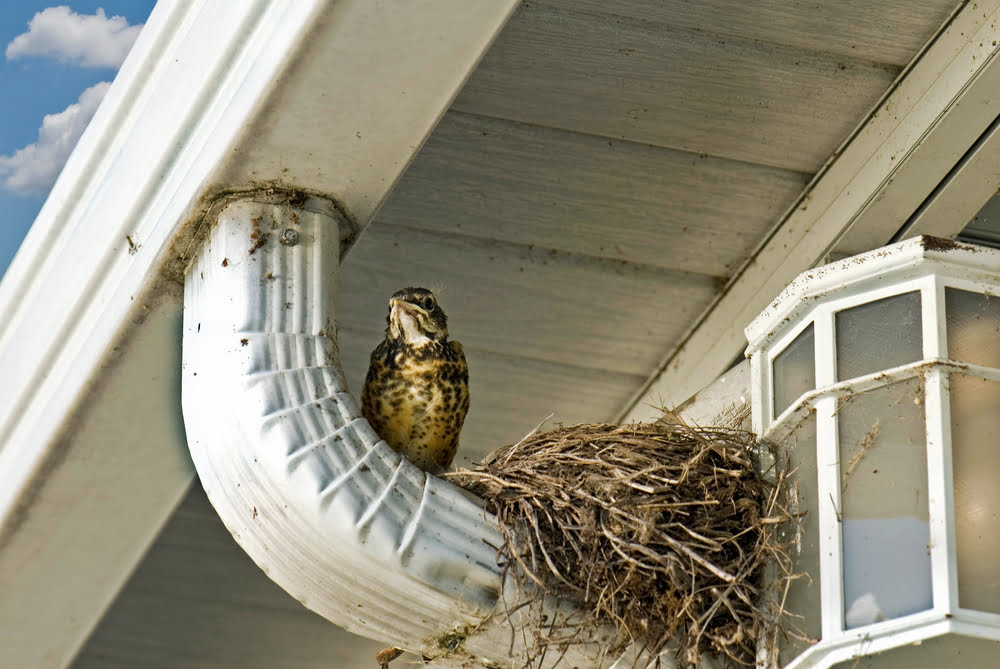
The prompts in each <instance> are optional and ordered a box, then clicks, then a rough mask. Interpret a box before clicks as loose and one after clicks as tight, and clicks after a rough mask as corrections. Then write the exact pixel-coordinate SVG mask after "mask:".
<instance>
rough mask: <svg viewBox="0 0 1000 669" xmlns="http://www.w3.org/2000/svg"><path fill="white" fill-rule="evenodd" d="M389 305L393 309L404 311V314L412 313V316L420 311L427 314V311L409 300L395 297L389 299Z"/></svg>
mask: <svg viewBox="0 0 1000 669" xmlns="http://www.w3.org/2000/svg"><path fill="white" fill-rule="evenodd" d="M389 307H390V308H391V309H392V310H393V311H396V310H399V311H401V312H403V313H404V314H410V315H411V316H415V315H417V314H418V313H420V314H424V315H426V314H427V312H426V311H425V310H424V309H422V308H420V307H418V306H417V305H415V304H410V303H409V302H407V301H405V300H400V299H395V298H394V299H391V300H389Z"/></svg>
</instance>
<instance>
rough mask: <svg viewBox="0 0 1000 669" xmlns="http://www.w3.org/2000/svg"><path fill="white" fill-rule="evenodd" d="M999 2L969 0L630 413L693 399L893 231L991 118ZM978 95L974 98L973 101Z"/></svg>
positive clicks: (999, 44)
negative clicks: (823, 280) (845, 260)
mask: <svg viewBox="0 0 1000 669" xmlns="http://www.w3.org/2000/svg"><path fill="white" fill-rule="evenodd" d="M998 19H1000V2H997V1H996V0H994V1H990V2H985V3H984V2H977V3H968V4H967V5H966V6H965V7H964V8H963V9H962V10H961V11H960V12H958V13H957V14H956V15H955V17H954V18H953V20H952V21H951V23H950V24H949V26H948V27H947V29H946V30H945V31H943V32H942V33H941V34H940V35H938V36H937V37H936V38H935V40H934V42H933V44H932V45H931V46H930V47H929V48H928V49H927V51H926V52H925V53H924V54H923V55H922V56H921V57H920V59H919V60H918V62H916V64H915V65H913V67H911V68H910V69H909V70H908V71H907V72H906V73H905V76H904V77H903V78H902V80H901V81H900V82H899V83H898V84H897V85H896V87H895V88H894V89H893V90H892V91H891V93H890V94H889V95H888V96H887V97H886V98H885V99H884V100H883V101H882V102H881V104H880V105H879V106H878V108H877V109H876V110H875V111H874V112H873V114H872V115H871V117H870V118H869V119H868V120H867V121H866V123H865V124H864V125H863V126H862V127H860V128H859V130H858V131H857V132H856V133H855V134H854V135H853V136H852V137H851V138H850V140H849V141H848V142H847V143H846V144H845V146H844V147H843V149H842V150H841V151H840V152H838V154H837V155H835V156H834V158H833V159H832V160H831V162H830V163H829V164H828V166H827V167H826V168H825V169H824V170H823V171H822V172H821V173H820V175H818V176H817V178H816V179H815V180H814V181H813V183H812V184H811V185H810V187H809V188H808V190H807V192H806V194H805V195H804V196H803V198H802V199H801V200H800V201H799V202H798V203H796V205H795V206H794V207H793V208H792V209H791V210H790V211H789V212H788V213H787V214H786V215H785V217H784V218H783V220H782V221H781V223H780V224H779V225H778V226H777V227H776V229H775V230H774V232H773V234H772V235H771V236H770V237H769V239H768V240H767V241H766V242H765V243H764V244H763V245H762V247H761V248H760V250H759V251H758V252H757V253H755V254H754V256H753V258H752V259H751V261H750V262H749V263H748V264H747V265H746V266H745V267H743V268H742V269H741V270H740V271H739V272H737V274H736V275H735V276H734V278H733V279H732V281H731V282H730V284H729V285H728V286H727V288H726V289H725V291H724V292H723V294H722V295H721V296H720V298H719V299H718V301H717V302H716V303H715V304H714V305H713V306H712V308H711V309H710V311H709V312H708V313H707V314H706V315H705V316H704V317H703V319H702V320H701V322H700V323H699V324H698V325H697V327H695V328H694V329H693V330H692V332H691V333H690V334H689V335H688V336H687V337H686V339H685V341H684V342H682V344H681V345H680V346H679V347H677V348H676V349H675V350H672V351H669V352H668V353H667V355H666V357H665V359H664V361H663V362H662V363H661V365H660V366H659V368H658V369H657V370H656V371H655V372H654V373H653V374H652V375H651V377H650V379H649V381H648V382H647V384H646V385H645V387H644V388H642V389H641V391H640V392H639V393H637V395H636V396H635V397H633V398H632V399H631V400H630V401H629V402H628V403H627V405H626V406H625V407H624V408H623V409H622V411H621V413H620V414H619V418H620V419H621V420H643V419H647V418H649V417H650V416H651V414H650V411H649V409H648V405H649V404H650V400H649V398H658V401H662V402H665V403H666V404H668V405H676V404H679V403H680V402H682V401H684V400H685V399H686V398H687V397H689V396H690V395H692V394H693V393H694V392H695V391H697V390H698V389H699V388H701V387H704V386H706V385H707V384H708V383H709V382H710V381H711V380H712V379H714V378H715V377H716V376H718V375H719V374H720V373H721V372H722V371H723V370H724V367H725V365H726V364H728V362H729V361H730V360H731V359H732V356H733V354H734V353H735V352H736V351H737V350H738V349H739V348H740V347H741V346H742V345H743V343H744V338H743V331H742V330H743V327H744V326H745V325H746V324H747V323H749V322H750V320H751V319H752V318H753V317H754V316H756V315H757V314H758V313H759V312H760V311H762V310H763V309H764V308H765V306H766V305H767V304H768V302H769V301H770V300H771V299H772V298H773V297H774V296H775V295H777V294H778V292H779V291H781V290H782V289H783V288H784V287H785V286H786V285H787V284H788V283H789V282H791V281H792V279H794V278H795V277H796V276H797V275H798V274H799V273H801V272H802V271H804V270H807V269H809V268H810V267H813V266H815V265H817V264H820V263H822V262H823V261H824V258H826V257H827V256H828V254H829V253H831V252H841V253H848V254H850V253H856V252H860V251H864V250H867V249H870V248H874V247H877V246H880V245H882V244H885V243H887V242H888V241H889V240H890V239H892V237H893V235H894V234H895V233H896V232H897V231H898V230H899V229H900V228H901V227H902V226H903V224H904V223H905V222H906V220H907V219H908V218H909V216H910V215H911V214H912V213H913V212H914V211H915V210H916V209H917V207H918V206H919V205H920V204H921V202H922V201H923V200H924V199H925V198H926V197H927V196H928V195H929V194H930V193H931V192H933V191H934V189H935V188H936V187H937V185H938V184H939V183H940V181H941V180H942V179H943V178H944V177H945V176H946V175H947V173H948V171H949V170H950V169H951V167H952V166H953V165H954V164H955V163H956V162H958V161H959V160H960V159H961V157H962V155H963V154H964V153H965V152H966V151H967V150H968V149H969V147H971V146H972V145H973V144H974V143H975V142H976V141H977V140H978V139H979V137H980V135H981V134H982V133H983V131H984V130H985V129H986V128H987V127H988V126H989V125H990V123H992V121H993V118H994V116H995V113H991V111H990V110H992V109H993V105H991V104H975V103H974V101H975V100H991V99H992V96H993V95H994V93H995V91H996V90H997V83H996V81H995V79H996V78H998V77H1000V58H998V54H1000V20H998ZM967 102H968V103H969V104H966V103H967Z"/></svg>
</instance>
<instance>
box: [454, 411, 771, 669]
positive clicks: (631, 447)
mask: <svg viewBox="0 0 1000 669" xmlns="http://www.w3.org/2000/svg"><path fill="white" fill-rule="evenodd" d="M756 446H757V443H756V440H755V437H754V435H752V434H751V433H748V432H744V431H740V430H733V429H724V428H710V429H703V428H694V427H689V426H687V425H684V424H681V423H679V422H678V421H676V420H675V419H674V418H673V417H672V416H670V415H669V414H666V415H665V416H664V418H663V419H661V420H660V421H658V422H656V423H652V424H636V425H625V426H619V425H609V424H596V425H576V426H572V427H561V428H559V429H556V430H552V431H549V432H542V433H532V434H530V435H528V436H527V437H525V439H523V440H522V441H521V442H519V443H517V444H514V445H512V446H507V447H504V448H502V449H500V450H499V451H497V452H496V453H494V454H493V456H491V458H490V459H489V461H488V462H486V463H484V464H482V465H481V466H480V467H478V468H477V469H475V470H460V471H458V472H455V473H453V474H451V475H449V476H450V478H452V479H453V480H455V481H456V482H457V483H458V484H459V485H462V486H463V487H465V488H467V489H469V490H471V491H472V492H474V493H476V494H477V495H479V496H481V497H483V498H484V499H485V500H486V502H487V508H488V509H489V510H490V511H491V512H493V513H495V514H496V516H497V519H498V521H499V523H500V528H501V530H502V532H503V535H504V539H505V543H504V545H503V546H502V547H500V549H499V553H500V560H501V564H503V565H504V566H505V568H507V569H508V570H509V573H511V574H513V576H514V578H515V582H517V583H518V585H519V588H520V589H521V590H530V589H531V587H530V586H531V585H532V584H533V585H534V586H537V587H536V588H535V589H534V591H535V592H536V593H537V597H538V598H539V599H540V598H541V597H542V596H546V595H548V596H552V595H554V596H557V597H560V598H572V599H575V600H577V601H580V602H582V603H583V604H584V609H585V611H587V612H588V615H586V619H585V622H583V623H574V624H573V625H574V626H575V625H582V626H584V627H587V626H589V628H590V629H596V628H597V627H599V626H607V625H608V624H609V623H610V625H612V626H613V628H614V629H615V630H616V631H617V642H618V644H619V647H620V648H624V647H625V646H627V645H629V644H631V643H637V644H639V645H640V646H643V647H644V648H645V649H646V652H647V653H648V655H647V657H649V656H652V657H655V656H656V655H658V654H659V653H660V652H661V651H662V650H663V649H664V648H665V647H667V645H668V643H669V644H670V645H671V646H675V647H676V651H677V657H678V659H679V661H680V662H681V664H689V665H694V664H696V663H697V662H698V661H699V659H700V657H701V654H702V653H706V652H709V653H712V654H715V655H718V656H722V657H727V658H729V660H730V661H732V662H736V663H739V664H744V665H752V664H753V663H754V657H755V654H756V652H757V643H758V640H759V639H767V640H768V641H767V642H766V643H768V645H769V646H771V647H773V646H774V643H775V642H776V639H777V634H778V631H779V626H778V624H777V623H778V620H779V618H780V614H781V607H780V605H777V604H775V603H774V601H773V600H771V601H770V603H769V604H767V605H765V604H764V602H763V601H762V598H761V576H762V572H763V569H764V567H765V565H766V564H768V563H769V561H770V563H771V564H773V565H777V566H778V567H779V569H778V570H777V572H778V574H779V576H782V575H783V576H785V577H786V578H791V576H790V571H789V569H788V559H787V556H786V555H785V553H784V550H783V546H782V545H781V544H780V543H779V541H778V540H777V539H776V538H775V535H776V533H775V532H773V531H772V529H773V528H774V527H775V526H776V525H778V524H780V523H782V522H784V521H787V520H791V518H790V516H789V515H788V514H787V513H786V512H784V511H783V508H784V505H783V504H782V503H781V499H780V497H781V494H780V493H781V490H782V488H783V487H784V486H783V485H782V484H781V480H780V478H779V481H778V483H769V482H767V481H766V480H765V479H764V478H762V477H761V476H760V475H759V474H758V473H757V469H756V467H755V464H754V448H755V447H756ZM777 600H780V594H779V596H778V597H777ZM576 631H577V632H578V631H580V630H579V629H577V630H576ZM562 632H563V633H562V634H561V635H558V637H556V636H553V635H552V626H551V621H550V624H549V625H547V626H546V629H544V630H535V635H534V636H535V640H534V641H535V646H536V647H535V650H534V652H533V655H532V659H529V661H528V665H531V664H537V663H540V662H538V659H539V658H540V657H543V656H544V655H545V653H546V651H547V650H549V649H550V648H549V646H552V645H557V646H558V647H562V648H565V645H566V644H567V643H572V639H573V638H574V631H573V630H562ZM582 636H587V635H582ZM558 647H557V648H554V649H552V650H558Z"/></svg>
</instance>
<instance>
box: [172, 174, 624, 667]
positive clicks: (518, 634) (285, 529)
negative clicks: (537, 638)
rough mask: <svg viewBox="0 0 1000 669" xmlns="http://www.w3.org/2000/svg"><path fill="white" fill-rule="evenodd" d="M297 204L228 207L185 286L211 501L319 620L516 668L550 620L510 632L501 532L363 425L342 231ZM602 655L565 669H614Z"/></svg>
mask: <svg viewBox="0 0 1000 669" xmlns="http://www.w3.org/2000/svg"><path fill="white" fill-rule="evenodd" d="M296 199H301V198H297V197H296V196H294V195H292V196H288V195H282V194H278V195H271V196H262V197H259V198H256V199H246V200H240V201H236V202H233V203H230V204H228V205H227V206H225V208H224V209H222V211H221V213H220V214H219V216H218V221H217V223H214V224H212V227H211V230H210V232H209V236H208V239H207V240H206V241H205V243H204V246H203V249H202V251H201V253H200V255H199V256H198V258H197V259H196V260H195V261H194V263H193V264H192V265H191V267H190V268H189V270H188V273H187V278H186V282H185V288H184V339H183V373H182V404H183V410H184V422H185V426H186V430H187V440H188V445H189V448H190V450H191V455H192V458H193V460H194V464H195V467H196V468H197V470H198V474H199V476H200V478H201V482H202V485H203V486H204V487H205V491H206V492H207V494H208V498H209V500H211V502H212V505H213V506H214V507H215V509H216V511H218V513H219V516H220V517H221V518H222V520H223V522H224V523H225V525H226V527H227V528H228V529H229V531H230V532H231V533H232V535H233V537H234V538H235V539H236V541H237V542H239V544H240V545H241V546H242V547H243V549H244V550H245V551H246V552H247V553H248V554H249V555H250V557H251V558H253V560H254V561H255V562H256V563H257V564H258V566H260V568H261V569H263V570H264V572H265V573H267V575H268V576H270V577H271V579H273V580H274V581H275V582H276V583H278V584H279V585H280V586H281V587H283V588H284V589H285V590H287V591H288V592H289V593H291V594H292V595H293V596H294V597H295V598H296V599H298V600H299V601H301V602H302V603H303V604H304V605H306V606H307V607H308V608H310V609H312V610H313V611H315V612H316V613H318V614H320V615H322V616H323V617H325V618H327V619H328V620H330V621H332V622H334V623H336V624H337V625H339V626H341V627H343V628H345V629H347V630H349V631H351V632H354V633H356V634H360V635H363V636H366V637H370V638H373V639H378V640H383V641H386V642H388V643H393V644H396V645H399V646H402V647H405V648H407V649H409V650H414V651H418V652H422V653H424V654H425V655H429V656H431V657H440V656H443V655H450V660H445V662H444V664H438V665H437V666H448V665H451V666H468V664H467V661H468V660H469V659H474V660H475V661H476V662H477V663H479V664H484V666H494V665H497V664H498V663H499V664H500V665H504V666H505V665H507V664H509V663H510V662H511V661H512V660H513V657H512V654H513V655H514V656H523V652H524V648H525V646H526V645H527V646H530V644H531V641H532V640H531V635H530V631H529V630H530V626H532V625H534V624H535V623H536V622H537V621H535V620H534V619H533V618H532V617H531V615H533V614H532V613H529V612H527V611H524V610H522V611H519V612H518V613H517V614H516V615H515V616H512V619H511V620H507V619H506V618H505V616H504V615H503V612H504V603H503V602H506V603H507V604H512V603H515V602H514V599H515V598H516V596H517V593H516V592H514V591H513V589H512V588H511V586H510V584H509V583H508V584H504V583H503V579H502V575H501V570H500V568H499V567H498V566H497V563H496V550H495V547H497V546H500V545H502V538H501V535H500V533H499V531H498V528H497V523H496V519H495V517H493V516H492V515H491V514H488V513H486V512H485V511H484V510H483V506H482V500H479V499H477V498H475V497H474V496H473V495H471V494H469V493H468V492H466V491H463V490H461V489H459V488H457V487H456V486H454V485H452V484H451V483H448V482H447V481H445V480H443V479H440V478H437V477H435V476H431V475H428V474H426V473H425V472H423V471H422V470H420V469H419V468H417V467H416V466H414V465H413V464H411V463H410V462H409V461H408V460H407V459H405V458H403V457H401V456H400V455H399V454H398V453H396V452H395V451H394V450H393V449H392V448H390V447H389V446H388V445H387V444H386V443H385V442H384V441H382V440H380V439H379V437H378V436H377V435H376V434H375V432H374V431H373V430H372V428H371V426H369V424H368V422H367V421H366V420H364V418H362V417H361V413H360V411H359V410H358V406H357V404H356V402H355V400H354V398H353V397H352V396H351V394H350V392H349V391H348V389H347V386H346V383H345V381H344V375H343V372H342V370H341V367H340V360H339V356H338V352H337V339H336V308H335V301H336V279H337V271H338V265H339V255H340V234H341V230H342V229H345V228H347V227H348V225H347V221H346V220H345V219H344V218H343V216H342V215H341V214H340V213H339V212H338V210H337V209H336V207H334V206H333V205H332V204H331V203H329V202H328V201H326V200H323V199H321V198H308V199H305V200H303V201H301V202H296V201H295V200H296ZM505 585H506V592H505V594H504V597H503V602H500V595H501V592H502V590H504V587H505ZM498 602H500V603H499V605H498ZM561 608H562V610H563V611H564V612H565V611H571V610H572V607H569V608H568V609H567V607H566V605H565V604H564V605H563V606H562V607H561ZM534 613H537V611H535V612H534ZM494 614H495V615H494ZM607 638H608V637H606V636H605V635H604V633H596V634H594V636H593V642H592V643H590V644H586V645H585V644H581V645H579V646H575V647H574V648H573V649H572V650H571V652H569V653H568V654H567V655H566V656H565V657H564V658H563V662H564V663H563V664H558V665H557V666H588V667H605V666H608V665H610V664H612V662H613V661H614V659H615V658H613V657H606V656H605V653H606V651H607V647H606V643H605V642H604V640H605V639H607ZM558 657H559V655H558V653H550V654H549V658H550V659H549V660H548V661H546V663H545V666H556V665H553V661H555V660H557V658H558Z"/></svg>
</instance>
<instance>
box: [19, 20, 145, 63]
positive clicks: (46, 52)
mask: <svg viewBox="0 0 1000 669" xmlns="http://www.w3.org/2000/svg"><path fill="white" fill-rule="evenodd" d="M141 29H142V25H137V26H130V25H129V23H128V20H127V19H126V18H125V17H123V16H112V17H111V18H108V17H107V16H106V15H105V14H104V10H103V9H98V10H97V12H96V13H95V14H93V15H90V14H77V13H76V12H74V11H73V10H71V9H70V8H69V7H66V6H60V7H47V8H45V9H43V10H42V11H40V12H38V13H37V14H35V16H34V17H32V19H31V21H30V22H29V23H28V32H26V33H21V34H20V35H18V36H17V37H15V38H14V39H13V40H11V42H10V44H8V45H7V59H8V60H14V59H16V58H21V57H23V56H47V57H50V58H57V59H59V60H61V61H64V62H71V63H74V64H76V65H83V66H86V67H118V66H120V65H121V64H122V61H124V60H125V56H126V55H127V54H128V52H129V49H131V48H132V44H133V43H134V42H135V38H136V37H138V36H139V31H140V30H141Z"/></svg>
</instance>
